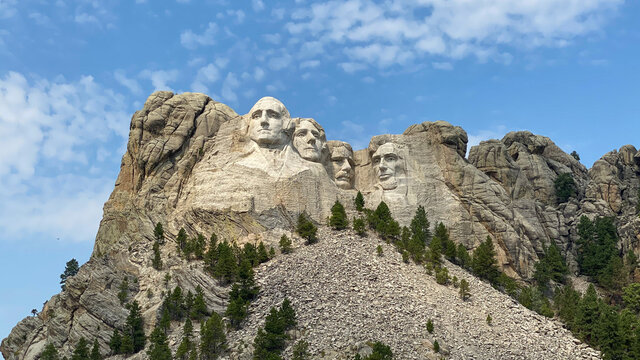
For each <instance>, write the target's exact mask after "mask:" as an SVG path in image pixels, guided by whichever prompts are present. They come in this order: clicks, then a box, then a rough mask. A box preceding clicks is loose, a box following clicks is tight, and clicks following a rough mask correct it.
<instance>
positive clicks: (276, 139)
mask: <svg viewBox="0 0 640 360" xmlns="http://www.w3.org/2000/svg"><path fill="white" fill-rule="evenodd" d="M249 116H250V120H249V138H251V140H253V141H255V142H256V143H257V144H258V145H259V146H260V147H277V146H280V145H284V144H286V143H287V142H288V140H289V139H288V136H287V133H286V130H287V125H288V123H289V122H290V121H291V119H290V117H289V112H288V111H287V109H286V108H285V107H284V105H283V104H282V103H281V102H280V101H278V100H277V99H274V98H272V97H264V98H262V99H260V100H258V102H257V103H256V104H255V105H253V107H252V108H251V111H250V112H249Z"/></svg>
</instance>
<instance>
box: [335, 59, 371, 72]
mask: <svg viewBox="0 0 640 360" xmlns="http://www.w3.org/2000/svg"><path fill="white" fill-rule="evenodd" d="M338 66H340V67H341V68H342V70H344V71H345V72H347V73H349V74H352V73H354V72H356V71H360V70H364V69H366V68H367V66H366V65H364V64H360V63H355V62H343V63H340V64H338Z"/></svg>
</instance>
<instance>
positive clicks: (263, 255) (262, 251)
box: [258, 241, 269, 264]
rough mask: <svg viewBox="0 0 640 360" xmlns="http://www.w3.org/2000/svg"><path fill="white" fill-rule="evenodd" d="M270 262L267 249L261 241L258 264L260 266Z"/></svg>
mask: <svg viewBox="0 0 640 360" xmlns="http://www.w3.org/2000/svg"><path fill="white" fill-rule="evenodd" d="M267 261H269V254H268V253H267V248H266V247H265V246H264V243H263V242H262V241H260V244H258V262H259V263H260V264H262V263H264V262H267Z"/></svg>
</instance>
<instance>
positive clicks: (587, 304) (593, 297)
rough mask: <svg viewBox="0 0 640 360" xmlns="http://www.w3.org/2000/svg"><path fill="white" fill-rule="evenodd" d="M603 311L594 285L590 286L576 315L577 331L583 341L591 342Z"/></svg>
mask: <svg viewBox="0 0 640 360" xmlns="http://www.w3.org/2000/svg"><path fill="white" fill-rule="evenodd" d="M601 309H602V304H601V301H600V300H599V299H598V294H597V293H596V289H595V287H594V286H593V284H589V287H588V288H587V292H586V293H585V294H584V297H583V298H582V300H580V303H579V304H578V308H577V310H576V315H575V331H576V332H577V333H578V336H580V338H582V339H583V340H585V341H587V342H590V341H591V339H592V337H593V331H594V329H595V327H596V324H597V322H598V318H599V317H600V312H601Z"/></svg>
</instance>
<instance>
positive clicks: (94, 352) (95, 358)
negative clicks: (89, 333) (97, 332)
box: [89, 339, 102, 360]
mask: <svg viewBox="0 0 640 360" xmlns="http://www.w3.org/2000/svg"><path fill="white" fill-rule="evenodd" d="M89 358H90V359H91V360H101V359H102V354H100V345H99V344H98V339H93V347H92V348H91V354H90V355H89Z"/></svg>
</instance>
